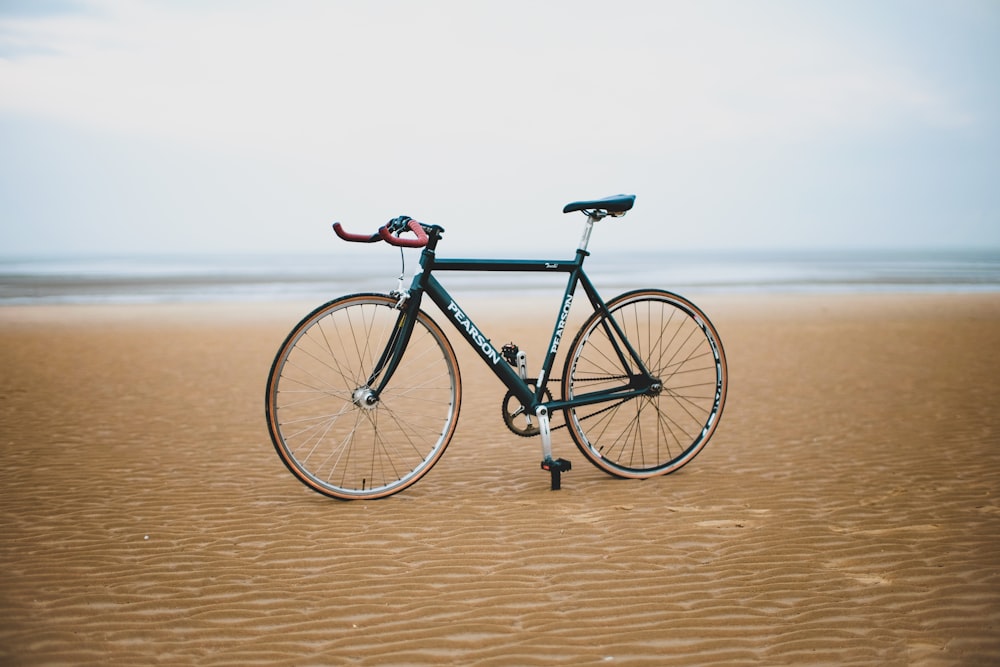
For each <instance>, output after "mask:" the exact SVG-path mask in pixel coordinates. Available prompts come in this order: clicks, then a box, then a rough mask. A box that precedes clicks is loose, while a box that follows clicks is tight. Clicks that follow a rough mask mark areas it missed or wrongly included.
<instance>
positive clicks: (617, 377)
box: [500, 375, 633, 438]
mask: <svg viewBox="0 0 1000 667" xmlns="http://www.w3.org/2000/svg"><path fill="white" fill-rule="evenodd" d="M627 377H629V376H627V375H611V376H608V377H605V378H589V379H587V380H580V382H602V381H606V380H624V379H626V378H627ZM545 393H546V394H549V391H548V389H546V390H545ZM513 396H514V394H513V393H512V392H510V391H508V392H507V393H506V394H505V395H504V397H503V403H501V404H500V412H501V413H502V414H503V418H504V419H503V421H504V424H506V425H507V428H508V429H509V430H510V432H511V433H513V434H514V435H516V436H519V437H522V438H533V437H535V436H536V435H538V430H537V427H536V429H535V431H534V432H533V433H528V432H526V431H522V430H520V429H518V428H516V427H515V426H513V425H512V424H511V423H510V419H511V418H512V415H509V413H508V412H507V410H506V407H507V400H508V399H510V398H513ZM551 396H552V395H551V394H549V398H551ZM632 398H633V397H630V398H624V399H622V400H620V401H618V402H617V403H614V404H612V405H609V406H607V407H605V408H601V409H600V410H598V411H597V412H591V413H590V414H589V415H587V416H586V417H581V418H580V421H586V420H588V419H590V418H591V417H596V416H597V415H600V414H604V413H605V412H607V411H608V410H613V409H615V408H617V407H618V406H619V405H622V404H623V403H625V402H627V401H630V400H632ZM518 416H520V415H518ZM567 426H569V424H568V423H563V424H560V425H559V426H551V427H550V428H549V432H552V431H558V430H559V429H563V428H566V427H567Z"/></svg>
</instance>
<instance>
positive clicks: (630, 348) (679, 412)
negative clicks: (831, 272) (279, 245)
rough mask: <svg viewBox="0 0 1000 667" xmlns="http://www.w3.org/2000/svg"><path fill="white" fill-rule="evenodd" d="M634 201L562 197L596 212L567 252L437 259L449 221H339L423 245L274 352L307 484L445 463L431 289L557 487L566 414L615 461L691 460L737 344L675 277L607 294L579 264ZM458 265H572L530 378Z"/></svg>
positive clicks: (356, 482) (619, 469) (315, 316)
mask: <svg viewBox="0 0 1000 667" xmlns="http://www.w3.org/2000/svg"><path fill="white" fill-rule="evenodd" d="M634 202H635V195H618V196H614V197H607V198H604V199H596V200H588V201H578V202H573V203H570V204H567V205H566V206H565V207H564V208H563V213H570V212H575V211H581V212H583V213H584V214H585V215H586V218H587V220H586V224H585V226H584V231H583V236H582V238H581V240H580V244H579V246H578V247H577V250H576V255H575V257H574V258H573V259H570V260H565V261H559V260H556V261H553V260H534V259H528V260H517V259H509V260H497V259H440V258H438V257H437V253H436V250H437V246H438V242H439V241H440V240H441V238H442V235H443V233H444V229H443V228H442V227H440V226H437V225H425V224H422V223H419V222H417V221H416V220H413V219H412V218H409V217H407V216H400V217H398V218H395V219H393V220H391V221H389V222H388V223H387V224H385V225H383V226H382V227H380V228H379V230H378V231H377V232H376V233H374V234H371V235H360V234H352V233H348V232H347V231H345V230H344V229H343V227H342V226H341V224H340V223H339V222H338V223H334V225H333V229H334V231H335V233H336V234H337V236H339V237H340V238H341V239H343V240H345V241H350V242H359V243H375V242H378V241H385V242H387V243H389V244H390V245H393V246H397V247H400V248H422V251H421V253H420V262H419V263H420V269H419V270H418V271H417V272H416V273H415V275H414V276H413V278H412V282H411V283H410V285H409V287H408V288H405V289H404V281H403V277H402V275H401V276H400V283H399V287H398V288H397V289H396V290H393V291H391V292H389V293H388V294H379V293H359V294H351V295H347V296H343V297H340V298H337V299H334V300H332V301H329V302H327V303H325V304H323V305H322V306H319V307H318V308H316V309H315V310H313V311H312V312H311V313H309V314H308V315H306V316H305V317H304V318H303V319H302V320H301V321H300V322H299V323H298V324H297V325H296V326H295V328H294V329H292V331H291V332H290V333H289V334H288V336H287V337H286V338H285V340H284V342H283V343H282V344H281V347H280V348H279V349H278V353H277V355H276V356H275V359H274V363H273V364H272V365H271V370H270V374H269V376H268V381H267V391H266V409H265V412H266V419H267V423H268V430H269V432H270V435H271V440H272V442H273V444H274V447H275V449H276V450H277V452H278V455H279V456H280V458H281V460H282V461H283V462H284V464H285V465H286V466H287V467H288V469H289V470H290V471H291V472H292V474H293V475H294V476H295V477H296V478H298V479H299V480H300V481H301V482H302V483H304V484H305V485H306V486H307V487H309V488H311V489H313V490H314V491H317V492H319V493H321V494H324V495H326V496H330V497H333V498H338V499H341V500H352V499H374V498H381V497H385V496H389V495H391V494H394V493H397V492H399V491H402V490H403V489H405V488H407V487H409V486H410V485H412V484H413V483H414V482H416V481H417V480H419V479H420V478H421V477H423V476H424V475H425V474H426V473H427V472H428V471H429V470H430V469H431V468H432V467H433V466H434V464H435V463H437V461H438V460H439V459H440V458H441V455H442V454H443V453H444V451H445V448H446V447H447V446H448V443H449V442H450V441H451V438H452V436H453V435H454V433H455V427H456V424H457V422H458V414H459V408H460V405H461V400H462V381H461V376H460V374H459V367H458V359H457V357H456V356H455V351H454V349H453V348H452V345H451V343H450V342H449V340H448V338H447V337H446V336H445V334H444V332H443V331H442V329H441V327H440V326H439V325H438V324H437V323H436V322H435V321H434V320H433V319H432V318H431V317H430V316H429V315H427V313H426V312H424V310H422V309H421V304H422V302H423V299H424V297H430V299H431V301H432V302H433V303H434V304H436V306H437V307H438V309H439V310H440V312H441V313H442V314H443V315H444V316H445V317H446V318H447V319H448V321H449V322H451V324H452V325H453V326H454V327H455V329H456V330H457V331H458V332H459V334H461V337H462V338H463V339H464V340H465V342H466V343H468V344H469V345H470V346H471V347H472V348H473V349H474V350H475V351H476V353H477V354H478V356H479V358H480V359H481V360H482V361H483V363H485V364H486V365H487V366H488V367H489V368H490V370H492V371H493V373H494V374H495V375H496V376H497V378H499V380H500V381H501V382H502V383H503V385H504V386H506V387H507V390H508V391H507V394H506V396H505V397H504V399H503V403H502V405H501V411H502V416H503V418H504V421H505V422H506V424H507V426H508V428H509V429H510V430H511V431H513V432H514V433H515V434H517V435H520V436H525V437H534V436H538V437H540V439H541V444H542V463H541V468H542V469H543V470H546V471H548V472H549V473H550V477H551V488H552V489H553V490H556V489H559V488H560V486H561V475H562V473H564V472H566V471H568V470H570V469H571V468H572V464H571V463H570V462H569V461H568V460H566V459H562V458H553V455H552V431H553V430H556V429H558V428H567V429H568V431H569V433H570V436H571V438H572V440H573V441H574V443H575V444H576V446H577V448H578V449H579V450H580V451H581V452H582V453H583V455H584V456H585V457H586V458H587V459H588V460H589V461H590V462H591V463H593V464H594V465H595V466H597V467H598V468H599V469H601V470H603V471H604V472H606V473H608V474H610V475H613V476H617V477H626V478H647V477H652V476H655V475H665V474H668V473H671V472H674V471H676V470H678V469H680V468H681V467H682V466H684V465H685V464H687V463H689V462H690V461H691V460H692V459H693V458H694V457H695V456H696V455H697V454H698V453H699V452H700V451H701V450H702V449H703V448H704V447H705V445H706V444H707V443H708V441H709V439H710V438H711V437H712V434H713V433H714V432H715V430H716V428H717V427H718V425H719V419H720V417H721V415H722V409H723V406H724V405H725V400H726V389H727V368H726V357H725V353H724V351H723V348H722V342H721V340H720V339H719V335H718V333H717V332H716V330H715V327H714V326H713V325H712V323H711V322H710V321H709V319H708V317H707V316H705V314H704V313H703V312H702V311H701V310H699V309H698V308H697V307H696V306H695V305H694V304H693V303H691V302H690V301H688V300H686V299H684V298H683V297H681V296H678V295H676V294H673V293H671V292H667V291H664V290H659V289H639V290H633V291H629V292H625V293H624V294H621V295H619V296H616V297H615V298H613V299H611V300H610V301H607V302H605V301H604V300H603V299H602V298H601V297H600V295H599V294H598V292H597V290H596V288H595V287H594V285H593V283H592V282H591V281H590V278H588V276H587V274H586V273H585V272H584V270H583V263H584V259H585V258H586V257H588V256H589V254H590V253H589V252H588V250H587V247H588V245H589V242H590V236H591V231H592V229H593V226H594V224H595V223H597V222H599V221H600V220H603V219H604V218H608V217H615V218H617V217H621V216H623V215H625V213H626V212H627V211H629V210H630V209H631V208H632V205H633V203H634ZM404 234H406V235H407V236H403V235H404ZM410 234H412V237H411V236H409V235H410ZM401 252H402V250H401ZM404 266H405V262H404ZM450 271H466V272H484V271H516V272H539V273H553V272H556V273H565V274H568V280H567V284H566V289H565V292H564V293H563V298H562V301H560V305H559V309H558V311H557V314H556V319H555V324H554V326H553V332H552V335H551V338H550V339H549V344H548V346H547V347H546V348H545V349H546V350H547V353H546V355H545V358H544V360H543V362H542V365H541V369H540V370H539V372H538V374H537V375H536V376H535V377H529V376H528V373H527V360H526V358H525V354H524V353H523V352H521V351H520V350H519V349H518V348H517V346H516V345H514V344H509V345H505V346H502V347H500V349H498V348H497V346H496V345H495V344H494V343H493V342H492V340H491V339H490V338H489V337H488V336H487V335H486V334H485V333H484V332H483V331H482V329H480V328H479V327H477V326H476V325H475V323H474V322H472V320H471V319H470V318H469V317H468V315H466V312H465V310H464V309H462V307H461V306H460V305H459V304H458V302H457V301H456V300H455V299H454V298H453V297H452V296H451V295H450V294H449V293H448V291H447V290H446V289H445V288H444V286H443V285H442V284H441V283H440V282H439V281H438V279H437V278H436V277H435V275H434V274H436V273H438V274H440V273H442V272H450ZM578 288H579V289H582V292H583V294H584V295H585V296H586V298H587V300H588V301H589V304H590V307H591V309H592V312H590V314H589V316H588V317H587V318H586V321H585V322H584V324H583V325H582V327H581V328H580V330H579V332H577V334H576V336H575V337H574V338H573V341H572V343H571V344H570V348H569V352H568V354H567V355H566V358H565V362H564V367H563V373H562V377H561V378H558V382H559V385H560V387H561V394H562V395H561V397H560V398H559V399H558V400H555V399H554V398H553V396H552V393H551V391H550V390H549V385H550V384H554V383H555V380H556V378H553V376H552V367H553V365H554V362H555V359H556V353H557V352H558V350H559V348H560V345H561V343H562V342H563V339H564V334H565V333H566V331H565V329H566V323H567V319H568V313H569V312H570V308H571V306H572V305H573V304H574V303H579V299H577V298H576V294H577V291H578ZM556 413H561V414H562V415H563V417H564V423H563V424H561V425H559V426H553V425H552V423H551V416H552V415H553V414H556Z"/></svg>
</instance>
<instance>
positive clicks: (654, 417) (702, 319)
mask: <svg viewBox="0 0 1000 667" xmlns="http://www.w3.org/2000/svg"><path fill="white" fill-rule="evenodd" d="M607 306H608V310H609V312H610V314H611V316H612V317H613V318H614V323H617V325H618V327H617V329H616V328H615V326H614V325H613V324H612V322H611V321H610V320H609V319H608V317H607V316H606V315H605V314H604V313H603V312H600V311H598V312H595V313H594V314H593V315H592V316H591V317H590V319H588V320H587V322H586V323H585V324H584V325H583V327H582V328H581V329H580V332H579V333H578V334H577V336H576V338H575V339H574V341H573V345H572V347H571V348H570V351H569V355H568V356H567V358H566V367H565V369H564V371H563V396H564V397H565V399H566V400H572V399H573V398H574V397H575V396H579V395H582V394H589V393H592V392H599V391H605V390H615V389H623V388H626V387H634V386H635V382H636V379H637V378H638V377H639V376H641V375H642V371H641V368H640V367H639V365H638V364H637V363H636V362H635V360H634V359H633V358H632V355H631V353H630V352H629V348H631V350H632V351H634V352H635V355H636V356H637V357H638V358H639V360H641V362H642V366H644V367H645V369H646V370H647V371H648V372H649V374H650V375H651V376H652V377H653V379H654V389H653V390H651V391H650V392H649V393H647V394H644V395H641V396H633V397H632V398H625V399H621V398H618V399H613V400H610V401H606V402H603V403H596V404H593V405H585V406H581V407H576V408H569V409H567V410H566V423H567V426H568V427H569V432H570V435H571V436H572V438H573V441H574V442H575V443H576V445H577V447H578V448H579V449H580V451H581V452H583V454H584V455H585V456H586V457H587V459H588V460H590V461H591V462H592V463H593V464H594V465H595V466H597V467H598V468H600V469H601V470H604V471H605V472H607V473H609V474H611V475H615V476H617V477H631V478H645V477H652V476H654V475H665V474H667V473H671V472H673V471H675V470H677V469H679V468H681V467H682V466H683V465H685V464H686V463H688V462H689V461H691V459H693V458H694V457H695V456H696V455H697V454H698V452H700V451H701V449H702V448H703V447H704V446H705V445H706V444H707V443H708V440H709V438H711V437H712V434H713V433H714V432H715V429H716V427H717V426H718V425H719V417H720V416H721V414H722V408H723V406H724V404H725V401H726V385H727V372H726V356H725V353H724V352H723V349H722V342H721V340H720V339H719V335H718V333H717V332H716V330H715V327H713V326H712V323H711V322H710V321H709V320H708V318H707V317H706V316H705V314H704V313H702V312H701V311H700V310H699V309H698V308H697V307H696V306H695V305H694V304H692V303H691V302H689V301H687V300H686V299H684V298H682V297H680V296H677V295H676V294H672V293H670V292H665V291H662V290H638V291H635V292H628V293H626V294H622V295H621V296H618V297H615V298H614V299H613V300H611V301H610V302H609V303H608V304H607ZM623 336H624V338H623Z"/></svg>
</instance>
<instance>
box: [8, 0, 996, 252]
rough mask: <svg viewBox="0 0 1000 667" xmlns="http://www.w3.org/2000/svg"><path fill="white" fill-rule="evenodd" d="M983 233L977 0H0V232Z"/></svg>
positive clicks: (986, 36) (247, 243)
mask: <svg viewBox="0 0 1000 667" xmlns="http://www.w3.org/2000/svg"><path fill="white" fill-rule="evenodd" d="M618 193H629V194H635V195H637V199H636V205H635V208H634V209H633V211H631V212H630V213H629V214H628V215H626V216H625V217H624V218H620V219H613V220H604V221H601V222H600V223H598V227H597V228H596V229H595V231H594V235H593V237H592V239H591V250H592V251H595V252H596V251H597V250H598V249H599V248H608V249H615V250H625V251H627V250H629V249H631V248H637V249H638V248H641V249H644V250H650V249H653V250H655V249H659V248H662V249H664V250H668V249H669V250H685V249H699V250H710V249H725V250H757V249H792V250H794V249H806V248H824V249H827V248H828V249H864V248H872V249H886V248H904V249H923V248H970V247H971V248H982V247H988V248H1000V2H998V1H997V0H949V1H947V2H945V1H943V0H939V1H932V2H928V1H923V0H829V1H824V0H809V1H800V0H793V1H782V0H758V1H754V2H750V1H743V0H699V1H697V2H694V1H689V2H679V1H670V0H616V2H614V3H610V2H607V1H606V0H602V1H600V2H597V1H591V0H551V1H550V0H504V1H503V2H499V1H496V2H494V1H482V2H478V1H469V0H425V1H422V2H406V1H402V0H356V1H355V0H323V1H321V0H283V1H282V2H263V1H255V0H173V1H170V0H0V255H6V256H24V255H40V254H43V255H44V254H49V255H51V254H55V255H59V254H97V255H100V254H105V255H107V254H117V255H121V254H127V255H140V256H141V255H144V254H159V253H177V252H185V253H186V252H193V253H218V252H233V253H257V252H272V251H278V252H323V251H324V250H325V249H327V248H330V247H331V246H332V245H333V244H336V243H339V241H337V240H336V239H335V238H334V237H333V236H332V233H331V231H330V224H331V223H332V222H334V221H341V222H342V223H343V224H344V226H345V228H347V229H349V230H351V231H357V232H368V231H374V230H375V228H377V227H378V226H379V225H380V224H383V223H384V222H385V221H387V220H389V219H390V218H392V217H395V216H397V215H401V214H406V215H410V216H412V217H414V218H417V219H419V220H421V221H423V222H427V223H433V224H439V225H441V226H442V227H444V228H445V229H446V230H447V233H446V236H445V241H444V242H442V245H441V248H442V254H444V250H445V249H446V248H449V247H450V248H453V249H454V250H456V251H458V250H461V251H471V250H476V251H479V254H482V255H484V256H491V255H495V254H496V253H497V252H501V251H503V252H504V254H510V251H511V250H520V251H523V253H524V254H525V255H526V256H530V255H537V254H538V253H541V254H543V255H550V254H558V253H559V252H561V251H565V254H567V255H569V254H571V252H572V250H573V249H574V248H575V247H576V244H577V242H578V240H579V237H580V232H581V228H582V226H581V222H582V216H581V214H579V213H575V214H571V215H564V214H563V213H562V207H563V205H564V204H566V203H568V202H570V201H574V200H580V199H591V198H599V197H604V196H608V195H613V194H618Z"/></svg>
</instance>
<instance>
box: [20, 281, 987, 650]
mask: <svg viewBox="0 0 1000 667" xmlns="http://www.w3.org/2000/svg"><path fill="white" fill-rule="evenodd" d="M695 301H696V302H697V303H699V305H701V306H703V307H704V309H705V310H706V311H707V312H708V313H709V315H710V316H711V317H712V319H713V321H714V322H715V324H716V325H717V327H718V329H719V331H720V333H721V335H722V338H723V341H724V343H725V345H726V351H727V353H728V357H729V368H730V382H731V384H730V390H729V399H728V403H727V406H726V409H725V414H724V415H723V422H722V424H721V426H720V428H719V431H718V432H717V434H716V435H715V437H714V439H713V440H712V442H711V443H710V444H709V445H708V447H707V448H706V449H705V450H704V451H703V452H702V453H701V454H700V455H699V456H698V458H696V459H695V460H694V461H693V462H692V463H691V464H690V465H688V466H687V467H686V468H684V469H683V470H681V471H679V472H678V473H676V474H674V475H670V476H666V477H660V478H654V479H651V480H646V481H630V480H617V479H613V478H611V477H608V476H607V475H605V474H604V473H602V472H600V471H598V470H597V469H596V468H594V467H593V466H591V465H589V464H588V463H587V462H586V461H585V460H584V459H583V457H582V455H580V454H579V453H578V452H577V451H576V450H575V448H574V446H573V445H572V443H571V441H570V440H569V438H568V436H567V435H566V433H565V431H563V432H561V433H559V434H557V436H556V437H555V439H554V448H555V453H556V455H558V456H564V457H566V458H569V459H570V460H572V461H573V463H574V467H573V470H572V471H570V472H568V473H566V474H565V475H564V476H563V488H562V490H561V491H555V492H554V491H550V490H549V488H548V487H549V480H548V477H547V475H546V473H544V472H543V471H541V470H539V469H538V464H539V460H540V447H539V443H538V441H537V439H531V440H527V439H521V438H517V437H515V436H513V435H511V434H510V433H509V432H507V431H506V429H505V428H504V426H503V424H502V422H501V420H500V418H499V404H500V399H501V397H502V395H503V390H502V387H501V386H500V384H499V383H498V382H497V381H496V380H495V379H494V378H493V377H492V376H491V375H484V372H483V371H482V367H481V366H480V365H478V364H474V363H473V360H471V359H470V357H469V355H468V353H467V352H466V351H465V349H464V346H463V348H462V350H463V357H462V364H463V365H462V370H463V378H464V384H465V400H464V405H463V412H462V415H461V422H460V424H459V427H458V431H457V433H456V436H455V439H454V441H453V442H452V444H451V446H450V447H449V449H448V451H447V452H446V453H445V455H444V458H443V459H442V460H441V462H440V463H439V464H438V465H437V466H436V467H435V468H434V469H433V470H432V471H431V472H430V473H429V474H428V475H427V476H426V477H424V478H423V479H422V480H420V481H419V482H418V483H417V484H416V485H415V486H413V487H411V488H409V489H407V490H406V491H404V492H402V493H401V494H398V495H395V496H392V497H391V498H387V499H383V500H378V501H371V502H339V501H336V500H332V499H328V498H325V497H322V496H320V495H318V494H316V493H313V492H311V491H309V490H308V489H306V488H305V487H304V486H302V485H301V484H300V483H299V482H298V481H296V480H295V479H294V478H293V477H292V476H291V475H290V474H289V473H288V472H287V470H286V469H285V468H284V466H283V465H282V464H281V462H280V461H279V459H278V457H277V455H276V454H275V452H274V450H273V448H272V446H271V443H270V441H269V439H268V435H267V431H266V428H265V425H264V421H263V419H264V417H263V392H264V383H265V379H266V374H267V371H268V368H269V366H270V362H271V359H272V356H273V354H274V352H275V350H276V349H277V347H278V344H279V343H280V342H281V339H282V338H283V337H284V335H285V333H286V332H287V331H288V330H289V329H290V328H291V326H292V325H293V324H294V323H295V322H296V321H298V319H299V317H300V316H301V315H304V314H305V312H306V311H307V310H308V309H309V307H311V304H309V305H307V304H281V305H264V304H258V305H235V304H233V305H225V304H205V305H161V306H59V307H43V306H35V307H7V308H3V309H0V355H2V361H3V364H2V368H3V372H2V375H0V442H2V444H3V447H2V460H0V477H2V483H0V498H2V508H3V513H2V515H0V536H2V537H0V663H2V664H4V665H83V664H93V665H97V664H102V665H152V664H164V665H240V666H245V665H389V664H469V665H548V664H572V665H586V664H601V665H605V664H625V665H633V664H649V665H695V664H697V665H713V664H718V665H740V664H745V665H757V664H768V665H784V664H795V665H797V664H807V665H816V664H830V665H875V664H879V665H991V664H998V663H1000V409H998V406H1000V295H998V294H978V295H977V294H966V295H921V294H881V295H879V294H872V295H851V296H836V295H830V296H822V297H816V296H810V297H805V296H780V295H771V296H744V297H739V298H734V297H721V296H705V297H696V298H695ZM518 309H523V310H524V314H525V315H526V316H527V317H526V318H525V320H524V323H522V324H521V325H517V326H514V325H512V324H511V321H512V318H511V317H510V315H511V313H512V312H514V311H515V309H514V308H513V307H512V305H511V303H510V302H507V303H506V306H505V307H502V308H494V307H492V306H490V304H485V306H484V307H483V312H485V313H487V315H486V317H485V320H483V319H480V320H477V321H478V323H479V324H481V325H482V327H483V328H484V329H486V330H487V331H489V332H491V333H492V331H493V329H491V326H500V327H509V328H510V329H511V330H512V332H513V333H512V336H517V337H518V340H519V341H521V340H527V336H528V335H529V334H532V333H534V335H535V336H536V337H538V338H541V339H545V338H547V336H548V333H549V331H550V324H549V323H548V322H549V318H548V317H547V316H544V317H541V318H539V317H535V315H538V314H539V313H541V314H542V315H544V314H545V313H546V312H547V311H537V310H536V309H535V308H534V306H532V305H523V306H522V305H519V306H518ZM470 310H472V309H471V308H470ZM552 310H553V311H554V310H555V307H554V306H552ZM450 337H451V339H452V341H453V342H454V343H455V344H456V346H458V345H460V344H461V341H460V340H459V339H458V338H457V336H456V335H454V334H452V335H451V336H450ZM542 344H544V341H543V343H542Z"/></svg>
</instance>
